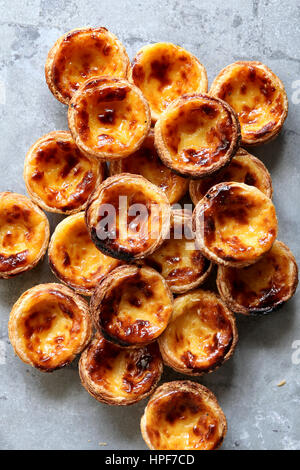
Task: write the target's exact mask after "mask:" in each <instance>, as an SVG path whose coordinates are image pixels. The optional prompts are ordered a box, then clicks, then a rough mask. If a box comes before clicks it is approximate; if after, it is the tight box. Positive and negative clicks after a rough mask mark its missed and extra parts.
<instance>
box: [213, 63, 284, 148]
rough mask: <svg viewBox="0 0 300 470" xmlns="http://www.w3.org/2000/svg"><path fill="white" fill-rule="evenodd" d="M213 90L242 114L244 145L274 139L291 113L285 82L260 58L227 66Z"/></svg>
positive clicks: (215, 82)
mask: <svg viewBox="0 0 300 470" xmlns="http://www.w3.org/2000/svg"><path fill="white" fill-rule="evenodd" d="M209 93H210V94H211V95H213V96H217V97H219V98H221V99H222V100H225V101H227V102H228V103H229V104H230V106H231V107H232V108H233V109H234V110H235V112H236V113H237V115H238V117H239V121H240V124H241V133H242V144H244V145H259V144H263V143H265V142H268V141H270V140H272V139H274V138H275V137H276V136H277V135H278V133H279V132H280V130H281V128H282V126H283V123H284V121H285V118H286V116H287V112H288V99H287V95H286V92H285V89H284V85H283V83H282V81H281V80H280V79H279V78H278V77H277V76H276V75H275V74H274V73H273V72H272V70H270V69H269V68H268V67H267V66H266V65H264V64H262V63H261V62H258V61H238V62H234V63H233V64H230V65H228V66H227V67H225V68H224V69H223V70H221V72H220V73H219V75H218V76H217V77H216V78H215V80H214V81H213V83H212V85H211V88H210V91H209Z"/></svg>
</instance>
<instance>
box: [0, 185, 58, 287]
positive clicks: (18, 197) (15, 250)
mask: <svg viewBox="0 0 300 470" xmlns="http://www.w3.org/2000/svg"><path fill="white" fill-rule="evenodd" d="M49 234H50V229H49V222H48V219H47V217H46V215H45V214H44V212H42V211H41V209H40V208H39V207H38V206H37V205H36V204H34V203H33V202H32V201H31V200H30V199H29V198H28V197H26V196H23V195H22V194H17V193H12V192H9V191H6V192H3V193H0V278H4V279H8V278H10V277H12V276H15V275H16V274H20V273H23V272H25V271H28V270H29V269H32V268H34V266H35V265H36V264H37V263H38V262H39V261H40V259H41V258H42V257H43V256H44V254H45V252H46V250H47V246H48V242H49Z"/></svg>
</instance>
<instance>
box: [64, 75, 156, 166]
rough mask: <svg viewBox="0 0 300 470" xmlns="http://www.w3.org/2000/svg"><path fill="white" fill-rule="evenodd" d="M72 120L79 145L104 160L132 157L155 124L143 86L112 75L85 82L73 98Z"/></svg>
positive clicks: (83, 150)
mask: <svg viewBox="0 0 300 470" xmlns="http://www.w3.org/2000/svg"><path fill="white" fill-rule="evenodd" d="M68 121H69V128H70V131H71V133H72V135H73V138H74V140H75V143H76V145H77V146H78V147H79V149H80V150H81V151H82V152H84V153H85V154H86V155H88V156H91V157H94V158H96V159H101V160H114V159H119V158H124V157H128V155H130V154H131V153H133V152H135V151H136V150H138V149H139V148H140V146H141V145H142V143H143V141H144V139H145V138H146V137H147V134H148V132H149V129H150V125H151V118H150V110H149V105H148V103H147V101H146V100H145V98H144V96H143V95H142V92H141V91H140V89H139V88H137V87H136V86H135V85H133V84H132V83H129V82H128V81H127V80H125V79H121V78H112V77H99V78H91V79H90V80H87V81H86V82H85V83H83V85H81V87H80V88H79V89H78V90H77V91H76V92H75V93H74V95H73V97H72V100H71V101H70V105H69V110H68Z"/></svg>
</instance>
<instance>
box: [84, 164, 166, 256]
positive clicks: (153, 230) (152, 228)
mask: <svg viewBox="0 0 300 470" xmlns="http://www.w3.org/2000/svg"><path fill="white" fill-rule="evenodd" d="M85 216H86V224H87V227H88V229H89V232H90V235H91V238H92V240H93V242H94V243H95V245H96V246H97V248H98V249H99V250H101V251H102V252H103V253H104V254H106V255H108V256H112V257H114V258H117V259H123V260H125V261H131V260H134V259H138V258H144V257H145V256H148V255H149V254H151V253H153V252H154V251H155V250H156V249H157V248H158V247H159V246H160V245H161V244H162V243H163V241H164V239H165V238H166V236H167V235H168V233H169V229H170V217H171V206H170V203H169V201H168V198H167V196H166V195H165V193H164V192H163V191H162V189H160V188H158V187H157V186H156V185H154V184H152V183H150V182H149V181H148V180H146V179H145V178H144V177H143V176H141V175H133V174H129V173H121V174H119V175H114V176H111V177H110V178H107V179H106V180H105V181H104V182H103V183H102V184H101V185H100V186H99V187H98V188H97V189H96V190H95V191H94V193H93V194H92V195H91V197H90V199H89V202H88V205H87V208H86V213H85Z"/></svg>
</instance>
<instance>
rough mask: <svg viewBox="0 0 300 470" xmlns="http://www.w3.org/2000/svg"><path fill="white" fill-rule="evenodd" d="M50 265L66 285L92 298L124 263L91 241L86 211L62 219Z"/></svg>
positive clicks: (55, 238)
mask: <svg viewBox="0 0 300 470" xmlns="http://www.w3.org/2000/svg"><path fill="white" fill-rule="evenodd" d="M48 256H49V265H50V268H51V270H52V271H53V273H54V274H55V276H56V277H57V278H58V279H59V280H60V281H62V282H63V283H64V284H66V285H68V286H69V287H72V288H73V289H74V290H75V291H76V292H78V293H79V294H83V295H87V296H88V295H92V293H93V291H94V289H95V287H96V285H97V284H98V283H99V281H100V280H101V279H102V278H103V277H104V276H105V275H106V274H107V273H109V272H110V271H112V270H113V269H114V268H116V267H117V266H120V264H122V261H119V260H116V259H115V258H110V257H109V256H106V255H104V254H103V253H101V251H99V250H98V249H97V248H96V247H95V245H94V243H93V242H92V240H91V237H90V234H89V232H88V229H87V226H86V224H85V220H84V212H79V213H78V214H73V215H70V216H69V217H66V218H65V219H64V220H62V221H61V222H60V223H59V224H58V225H57V226H56V229H55V231H54V233H53V234H52V237H51V240H50V244H49V250H48Z"/></svg>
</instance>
